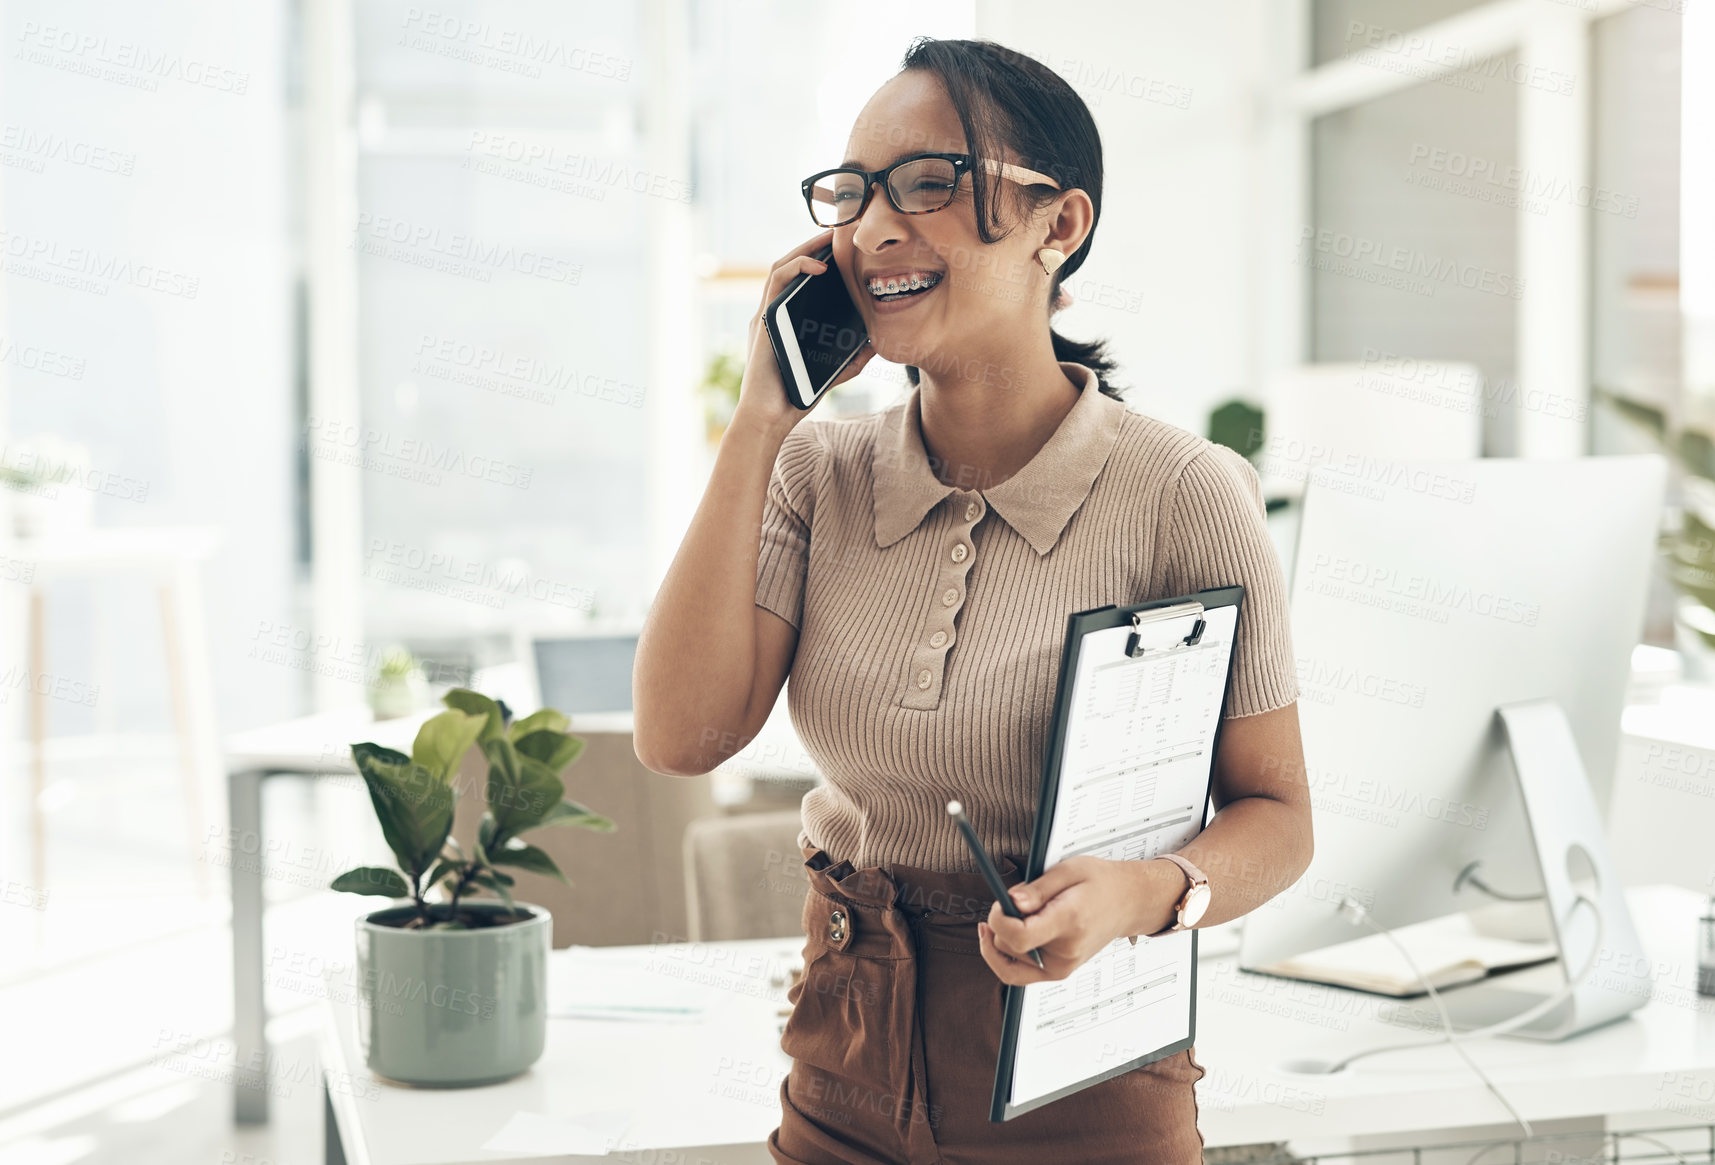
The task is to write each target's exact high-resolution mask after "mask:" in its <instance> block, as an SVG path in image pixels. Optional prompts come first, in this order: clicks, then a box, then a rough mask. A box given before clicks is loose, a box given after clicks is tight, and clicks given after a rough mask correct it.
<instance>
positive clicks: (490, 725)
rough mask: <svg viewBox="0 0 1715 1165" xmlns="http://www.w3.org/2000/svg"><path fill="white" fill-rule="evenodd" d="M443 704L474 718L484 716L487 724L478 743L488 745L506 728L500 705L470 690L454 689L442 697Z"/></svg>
mask: <svg viewBox="0 0 1715 1165" xmlns="http://www.w3.org/2000/svg"><path fill="white" fill-rule="evenodd" d="M441 703H443V704H445V705H446V706H447V707H449V708H455V709H457V710H458V711H460V712H468V713H469V714H471V715H472V716H483V717H486V718H487V722H486V723H485V724H483V726H482V732H481V733H480V734H478V736H477V738H476V739H477V742H478V743H480V744H487V743H488V742H489V741H491V740H495V739H497V738H499V737H500V735H501V733H502V732H503V730H504V729H505V727H506V723H505V719H504V718H503V717H502V716H501V715H500V705H499V704H496V703H495V702H494V701H493V700H491V699H489V698H488V697H487V696H485V695H483V694H482V693H481V692H473V691H471V690H470V689H469V688H454V689H453V690H452V691H450V692H448V693H447V694H446V695H444V696H442V697H441Z"/></svg>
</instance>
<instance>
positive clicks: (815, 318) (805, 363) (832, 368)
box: [762, 243, 869, 409]
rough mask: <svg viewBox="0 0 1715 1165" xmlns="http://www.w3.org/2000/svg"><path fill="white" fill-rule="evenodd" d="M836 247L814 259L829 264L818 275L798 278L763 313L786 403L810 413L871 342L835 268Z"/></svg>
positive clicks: (805, 275)
mask: <svg viewBox="0 0 1715 1165" xmlns="http://www.w3.org/2000/svg"><path fill="white" fill-rule="evenodd" d="M833 255H834V245H833V244H832V243H828V244H826V245H825V246H823V247H822V249H821V250H819V251H817V252H816V253H815V255H814V256H813V257H814V258H816V259H820V260H821V261H822V262H824V263H826V264H827V265H828V269H827V270H826V271H823V272H821V273H819V274H814V275H812V274H804V275H799V276H798V277H796V278H795V279H793V280H792V282H791V283H788V284H787V285H786V289H785V290H784V291H782V292H781V293H780V294H779V295H777V296H775V297H774V301H773V302H772V303H770V304H769V305H768V310H767V311H765V312H763V313H762V322H763V326H764V327H766V328H767V329H768V340H769V343H771V344H772V345H773V346H774V361H775V363H777V364H778V365H780V379H781V381H782V382H783V383H784V384H785V385H786V399H787V400H789V401H791V402H792V403H793V404H794V405H796V406H797V407H798V408H800V409H807V408H809V407H810V406H811V405H813V404H815V403H816V401H817V400H819V399H820V398H821V395H822V394H823V393H824V392H826V391H828V389H829V387H831V386H832V385H833V383H834V381H835V380H836V379H837V378H838V377H839V375H840V373H841V372H843V371H845V368H846V365H848V364H850V363H851V362H852V357H854V356H856V355H857V354H858V352H859V351H861V350H862V349H863V346H864V341H866V340H867V339H869V329H867V328H865V327H864V323H863V316H862V315H860V314H859V313H858V307H857V304H855V303H853V302H852V297H851V293H850V292H848V291H847V290H846V281H845V279H844V277H842V276H841V275H840V269H839V268H838V267H836V266H834V259H833Z"/></svg>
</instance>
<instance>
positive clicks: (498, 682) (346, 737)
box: [226, 668, 795, 1124]
mask: <svg viewBox="0 0 1715 1165" xmlns="http://www.w3.org/2000/svg"><path fill="white" fill-rule="evenodd" d="M509 684H510V686H509ZM473 686H474V687H475V688H476V689H477V690H479V691H483V692H489V693H493V694H495V695H498V696H501V697H502V698H504V699H506V700H507V702H508V703H509V704H510V705H511V707H512V708H513V710H514V712H515V713H517V714H519V715H524V714H527V713H528V712H529V711H531V710H533V709H532V708H531V707H529V706H528V703H527V697H523V696H521V695H520V693H519V692H518V690H517V688H516V684H515V683H510V681H509V677H508V675H507V674H506V671H505V669H503V668H497V669H492V670H489V671H485V672H482V673H479V674H478V675H477V677H476V678H475V680H474V681H473ZM784 703H785V702H784V701H781V704H782V706H783V705H784ZM444 710H445V709H444V708H443V707H442V706H441V705H439V704H436V705H434V706H432V707H429V708H425V709H422V710H420V711H418V712H415V713H413V714H411V715H410V716H406V717H401V718H399V719H394V720H381V721H377V720H376V719H375V718H374V716H373V715H372V714H371V713H370V711H369V709H368V708H365V707H362V706H357V707H350V708H344V709H337V710H333V711H329V712H323V713H319V714H317V715H313V716H305V717H302V718H300V719H297V720H290V721H286V722H284V723H280V724H274V725H270V726H268V727H265V728H258V729H255V730H253V731H250V732H245V733H240V734H237V735H234V736H232V737H229V738H228V739H227V741H226V769H227V808H228V815H229V819H228V831H229V837H228V840H229V844H230V847H231V851H232V852H231V856H230V872H231V882H232V976H233V984H232V993H233V1042H234V1044H235V1045H236V1047H237V1048H238V1055H237V1059H238V1067H237V1068H235V1069H234V1075H235V1080H234V1087H233V1116H234V1120H235V1121H236V1122H237V1123H239V1124H260V1123H264V1122H266V1121H267V1120H268V1090H267V1088H266V1087H265V1086H264V1084H265V1082H264V1080H263V1079H262V1073H261V1071H260V1070H259V1069H257V1068H256V1067H254V1065H257V1064H261V1063H264V1062H265V1060H266V1055H267V1019H268V1016H267V1009H266V1002H265V998H264V994H265V993H264V988H263V980H264V972H263V959H264V952H265V949H266V948H265V944H264V941H263V926H264V910H263V906H264V902H263V873H264V871H263V866H264V862H263V860H262V856H261V855H265V854H267V853H269V852H270V851H269V845H268V836H267V831H266V828H265V824H264V822H263V817H262V784H263V782H264V781H266V780H268V779H269V778H271V777H279V776H305V777H311V778H318V779H327V778H329V777H334V778H338V779H342V780H348V781H353V782H360V781H361V778H360V777H359V776H358V775H357V770H356V769H355V768H354V767H353V765H352V761H351V745H352V742H353V741H359V740H372V741H374V742H376V743H377V744H380V745H383V746H385V747H388V748H392V749H396V750H398V751H400V752H407V753H408V752H410V751H411V742H412V740H413V739H414V738H415V737H416V734H417V729H418V728H419V727H420V726H421V725H422V723H423V721H424V720H426V719H428V718H429V717H430V716H433V715H436V714H438V713H440V712H442V711H444ZM631 723H632V717H631V714H630V713H629V712H625V713H589V714H581V715H575V716H573V717H571V724H570V726H569V727H570V730H571V731H572V732H573V733H580V732H581V733H591V734H594V733H615V732H617V733H625V732H630V731H631ZM787 728H788V729H789V728H790V724H789V723H788V724H787ZM793 755H795V754H793V753H791V752H790V750H789V749H787V748H786V746H784V745H782V744H781V743H780V741H779V740H778V739H777V738H775V739H772V740H771V741H769V742H762V737H761V736H759V737H758V740H757V741H755V742H752V747H750V748H746V749H745V750H744V751H743V752H741V753H739V754H736V755H735V756H734V757H732V758H729V760H728V761H727V762H726V763H725V764H723V765H722V766H721V767H720V768H719V769H717V770H716V775H721V774H723V773H724V774H725V776H726V777H728V778H729V779H731V780H733V781H739V780H743V779H745V778H746V777H748V776H750V775H752V773H753V772H755V771H757V770H759V769H762V770H768V769H770V768H772V769H781V768H784V767H785V765H784V763H783V761H782V758H790V757H792V756H793ZM359 787H361V786H359ZM362 803H366V802H362ZM390 860H391V859H389V861H390Z"/></svg>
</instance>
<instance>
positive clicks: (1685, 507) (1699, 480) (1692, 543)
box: [1595, 387, 1715, 682]
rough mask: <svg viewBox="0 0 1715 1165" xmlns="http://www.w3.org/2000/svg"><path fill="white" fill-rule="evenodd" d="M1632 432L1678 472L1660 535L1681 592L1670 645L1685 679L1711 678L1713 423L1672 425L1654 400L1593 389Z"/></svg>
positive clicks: (1714, 655) (1714, 661)
mask: <svg viewBox="0 0 1715 1165" xmlns="http://www.w3.org/2000/svg"><path fill="white" fill-rule="evenodd" d="M1595 395H1596V399H1597V400H1599V401H1601V402H1603V403H1605V404H1607V405H1608V406H1609V407H1610V408H1612V409H1613V410H1614V412H1615V413H1616V414H1617V415H1618V416H1619V417H1621V418H1622V419H1624V420H1626V421H1628V422H1630V424H1631V425H1632V426H1633V428H1634V430H1635V431H1638V432H1642V433H1645V434H1647V435H1648V436H1649V438H1650V440H1651V441H1652V442H1653V443H1654V445H1655V447H1656V449H1657V450H1658V451H1659V452H1660V453H1661V454H1662V455H1663V456H1665V457H1666V458H1667V459H1668V461H1669V462H1670V463H1671V464H1672V465H1673V466H1674V467H1675V468H1676V469H1677V470H1678V471H1679V475H1680V478H1679V486H1680V504H1679V506H1678V507H1677V508H1676V512H1673V515H1672V516H1673V519H1674V520H1673V521H1672V522H1671V523H1670V525H1669V528H1668V529H1667V530H1665V531H1664V532H1663V533H1662V534H1661V535H1660V538H1659V540H1658V547H1659V549H1660V551H1661V553H1662V556H1663V558H1664V560H1665V565H1666V571H1667V578H1668V581H1669V582H1671V583H1672V584H1673V585H1674V587H1675V588H1676V589H1677V590H1678V591H1679V592H1680V593H1679V595H1678V598H1677V600H1676V602H1675V603H1674V611H1673V615H1674V620H1673V634H1674V644H1675V646H1676V647H1677V648H1678V649H1679V653H1680V659H1681V660H1682V661H1683V666H1684V670H1685V678H1686V679H1688V680H1692V681H1701V682H1707V681H1709V680H1715V424H1710V423H1708V422H1704V423H1702V424H1699V423H1697V422H1695V421H1692V422H1686V423H1680V424H1677V425H1676V424H1674V423H1673V422H1672V421H1671V420H1670V419H1669V418H1668V416H1667V414H1666V412H1665V411H1663V410H1662V409H1661V408H1659V407H1658V406H1656V405H1653V404H1648V403H1645V402H1642V401H1637V400H1633V399H1631V398H1630V397H1627V396H1625V395H1624V394H1622V393H1620V392H1618V391H1615V390H1613V389H1605V388H1600V387H1599V388H1597V389H1596V390H1595Z"/></svg>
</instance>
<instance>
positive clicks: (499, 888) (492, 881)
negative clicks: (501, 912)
mask: <svg viewBox="0 0 1715 1165" xmlns="http://www.w3.org/2000/svg"><path fill="white" fill-rule="evenodd" d="M473 881H475V882H476V883H477V884H478V885H480V886H484V887H486V888H488V889H490V890H492V891H494V894H495V896H496V897H497V898H499V899H500V900H501V901H502V902H504V903H506V909H508V910H517V909H518V906H517V904H516V903H514V902H513V901H512V891H510V890H508V889H507V888H506V886H505V885H504V884H503V883H501V882H500V881H499V880H498V879H496V878H495V877H494V876H493V875H492V874H478V875H477V876H476V877H475V878H474V879H473Z"/></svg>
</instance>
